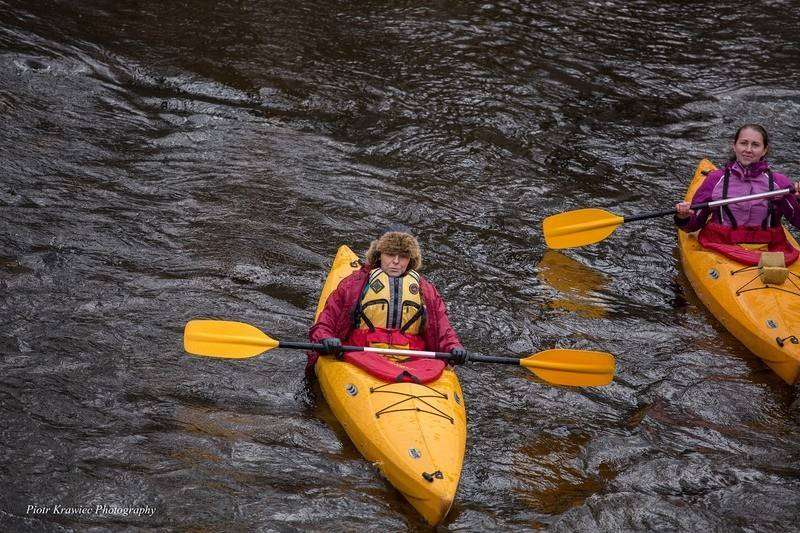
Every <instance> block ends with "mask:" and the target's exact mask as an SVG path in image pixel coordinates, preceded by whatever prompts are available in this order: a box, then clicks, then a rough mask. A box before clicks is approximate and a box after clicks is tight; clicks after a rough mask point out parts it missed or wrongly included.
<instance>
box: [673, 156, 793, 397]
mask: <svg viewBox="0 0 800 533" xmlns="http://www.w3.org/2000/svg"><path fill="white" fill-rule="evenodd" d="M715 168H716V167H715V166H714V164H713V163H711V162H710V161H708V160H707V159H704V160H703V161H701V162H700V164H699V165H698V166H697V170H696V171H695V173H694V179H693V180H692V183H691V184H690V185H689V190H688V191H687V193H686V201H691V199H692V196H694V193H695V191H696V190H697V189H698V188H699V187H700V185H701V184H702V182H703V179H704V178H705V176H706V174H708V172H709V171H711V170H714V169H715ZM784 231H785V232H786V238H787V239H788V240H789V242H790V243H791V244H792V245H793V246H795V247H798V245H797V242H796V241H795V239H794V238H793V237H792V235H791V234H790V233H789V232H788V231H786V229H785V228H784ZM678 246H679V248H680V252H681V261H682V263H683V271H684V272H685V273H686V277H687V278H689V282H690V283H691V284H692V287H693V288H694V290H695V292H696V293H697V295H698V296H699V297H700V300H701V301H702V302H703V304H705V306H706V307H707V308H708V309H709V310H710V311H711V313H712V314H713V315H714V316H715V317H717V319H718V320H719V321H720V322H722V324H723V325H724V326H725V327H726V328H727V329H728V331H730V332H731V333H732V334H733V335H734V336H735V337H736V338H737V339H739V340H740V341H741V342H742V344H744V345H745V346H747V348H748V349H749V350H750V351H751V352H753V353H754V354H755V355H757V356H758V357H760V358H761V359H762V360H763V361H764V362H765V363H766V364H767V365H768V366H769V367H770V368H771V369H772V370H774V371H775V373H777V374H778V375H779V376H780V377H781V378H783V379H784V380H785V381H786V382H787V383H789V384H790V385H791V384H795V383H798V382H799V380H798V377H799V376H800V342H799V341H798V337H800V261H797V262H795V263H794V264H793V265H790V266H789V267H788V269H789V276H788V279H786V280H785V281H784V282H783V283H781V284H770V283H767V284H765V283H764V282H762V279H761V276H760V270H759V268H758V267H747V266H745V265H742V264H740V263H737V262H736V261H733V260H732V259H729V258H727V257H725V256H723V255H721V254H718V253H716V252H713V251H710V250H706V249H705V248H703V247H702V246H701V245H700V244H699V243H698V242H697V232H695V233H686V232H683V231H678ZM768 281H769V280H768Z"/></svg>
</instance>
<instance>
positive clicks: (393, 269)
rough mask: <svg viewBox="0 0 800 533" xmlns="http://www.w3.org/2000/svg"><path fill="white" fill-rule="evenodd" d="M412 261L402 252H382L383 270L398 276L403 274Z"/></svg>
mask: <svg viewBox="0 0 800 533" xmlns="http://www.w3.org/2000/svg"><path fill="white" fill-rule="evenodd" d="M409 261H411V259H409V258H408V257H403V256H402V255H400V254H385V253H383V252H381V270H383V271H384V272H386V273H387V274H389V275H390V276H392V277H393V278H396V277H398V276H402V275H403V273H404V272H405V271H406V269H407V268H408V263H409Z"/></svg>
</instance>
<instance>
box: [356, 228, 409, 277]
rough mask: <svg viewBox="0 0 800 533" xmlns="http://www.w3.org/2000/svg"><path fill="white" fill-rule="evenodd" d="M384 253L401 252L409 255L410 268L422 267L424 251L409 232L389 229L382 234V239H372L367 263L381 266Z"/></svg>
mask: <svg viewBox="0 0 800 533" xmlns="http://www.w3.org/2000/svg"><path fill="white" fill-rule="evenodd" d="M382 253H386V254H400V255H402V256H404V257H408V258H409V262H408V270H419V269H420V268H422V253H421V252H420V251H419V243H418V242H417V239H415V238H414V236H413V235H411V234H409V233H405V232H403V231H388V232H386V233H384V234H383V235H381V238H380V239H377V240H374V241H372V242H371V243H370V245H369V250H367V257H366V259H367V263H369V264H370V266H372V268H376V267H379V266H381V254H382Z"/></svg>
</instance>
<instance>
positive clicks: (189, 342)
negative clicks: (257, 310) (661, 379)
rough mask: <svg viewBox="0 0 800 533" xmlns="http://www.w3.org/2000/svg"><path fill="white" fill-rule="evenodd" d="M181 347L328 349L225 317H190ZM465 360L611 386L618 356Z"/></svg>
mask: <svg viewBox="0 0 800 533" xmlns="http://www.w3.org/2000/svg"><path fill="white" fill-rule="evenodd" d="M183 348H184V350H186V351H187V352H189V353H190V354H193V355H202V356H206V357H219V358H223V359H247V358H250V357H255V356H256V355H259V354H261V353H263V352H266V351H269V350H271V349H273V348H289V349H297V350H315V351H324V350H325V347H324V346H323V345H322V344H314V343H308V342H287V341H278V340H276V339H273V338H271V337H270V336H268V335H266V334H265V333H263V332H262V331H261V330H259V329H258V328H256V327H254V326H251V325H250V324H245V323H243V322H228V321H224V320H190V321H189V322H188V323H187V324H186V328H185V329H184V332H183ZM342 351H345V352H375V353H382V354H393V355H409V356H415V357H423V358H428V359H443V360H450V359H453V355H452V354H450V353H447V352H426V351H421V350H401V349H391V348H372V347H364V346H342ZM467 362H470V363H471V362H480V363H500V364H509V365H520V366H523V367H525V368H527V369H528V370H530V371H531V372H533V373H534V374H536V375H537V376H538V377H539V378H541V379H542V380H544V381H546V382H548V383H552V384H555V385H570V386H576V387H601V386H603V385H608V384H609V383H611V380H612V379H613V378H614V367H615V361H614V356H613V355H611V354H609V353H606V352H595V351H589V350H569V349H554V350H546V351H543V352H539V353H536V354H531V355H529V356H527V357H522V358H517V357H493V356H486V355H477V354H469V355H468V357H467Z"/></svg>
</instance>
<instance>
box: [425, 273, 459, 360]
mask: <svg viewBox="0 0 800 533" xmlns="http://www.w3.org/2000/svg"><path fill="white" fill-rule="evenodd" d="M421 285H422V296H423V298H424V299H425V310H426V312H427V314H428V317H427V325H426V327H425V333H424V338H425V344H426V347H427V348H428V349H429V350H433V351H436V352H449V351H450V350H452V349H453V348H457V347H461V340H459V338H458V335H457V334H456V332H455V330H454V329H453V326H451V325H450V320H449V319H448V318H447V309H446V307H445V305H444V300H442V297H441V296H440V295H439V291H437V290H436V287H434V286H433V284H431V283H430V282H429V281H427V280H425V279H422V280H421Z"/></svg>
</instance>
